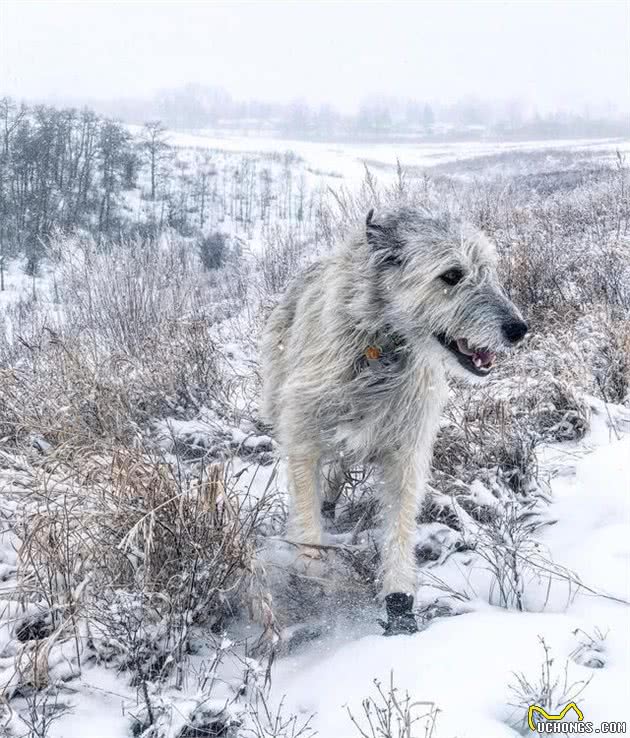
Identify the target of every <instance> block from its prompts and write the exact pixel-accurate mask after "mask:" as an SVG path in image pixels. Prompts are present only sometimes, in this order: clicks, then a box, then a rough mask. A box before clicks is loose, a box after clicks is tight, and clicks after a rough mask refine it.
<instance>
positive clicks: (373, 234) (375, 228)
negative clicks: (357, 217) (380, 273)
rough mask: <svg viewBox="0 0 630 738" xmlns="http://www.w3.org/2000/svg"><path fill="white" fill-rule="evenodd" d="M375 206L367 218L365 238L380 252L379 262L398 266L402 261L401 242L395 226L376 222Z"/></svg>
mask: <svg viewBox="0 0 630 738" xmlns="http://www.w3.org/2000/svg"><path fill="white" fill-rule="evenodd" d="M373 218H374V208H372V209H371V210H370V212H369V213H368V214H367V217H366V218H365V238H366V240H367V242H368V244H369V245H370V246H371V247H372V249H374V251H376V252H377V253H378V256H379V263H381V264H385V265H388V266H396V265H399V264H400V263H401V251H402V249H401V244H400V241H399V240H398V238H397V237H396V233H395V230H394V228H392V227H391V226H388V225H382V224H379V223H375V222H374V220H373Z"/></svg>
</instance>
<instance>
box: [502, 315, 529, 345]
mask: <svg viewBox="0 0 630 738" xmlns="http://www.w3.org/2000/svg"><path fill="white" fill-rule="evenodd" d="M526 333H527V323H525V321H523V320H511V321H509V322H508V323H504V324H503V334H504V335H505V337H506V338H507V340H508V341H509V342H510V343H518V342H519V341H520V340H521V339H522V338H523V336H524V335H525V334H526Z"/></svg>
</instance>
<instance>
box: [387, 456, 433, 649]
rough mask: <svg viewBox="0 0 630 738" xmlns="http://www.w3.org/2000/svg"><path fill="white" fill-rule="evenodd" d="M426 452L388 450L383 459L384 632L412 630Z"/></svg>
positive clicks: (416, 627) (392, 633) (414, 620)
mask: <svg viewBox="0 0 630 738" xmlns="http://www.w3.org/2000/svg"><path fill="white" fill-rule="evenodd" d="M428 459H429V457H428V454H427V453H426V449H425V453H424V454H423V453H422V451H419V450H418V449H417V448H413V449H408V450H406V451H404V452H397V453H390V454H389V455H388V456H387V458H386V459H385V460H384V462H383V486H384V489H383V507H384V530H383V546H382V593H383V595H384V596H385V605H386V608H387V623H385V624H384V627H385V633H386V635H396V634H398V633H415V632H416V631H417V630H418V626H417V624H416V619H415V616H414V614H413V598H414V593H415V591H416V560H415V537H416V527H417V526H416V516H417V514H418V509H419V507H420V504H421V502H422V498H423V497H424V490H425V484H426V476H427V470H428Z"/></svg>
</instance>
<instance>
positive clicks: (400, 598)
mask: <svg viewBox="0 0 630 738" xmlns="http://www.w3.org/2000/svg"><path fill="white" fill-rule="evenodd" d="M385 608H386V610H387V622H386V623H385V622H384V621H383V620H379V623H380V625H382V626H383V629H384V631H385V632H384V633H383V635H386V636H392V635H401V634H411V633H417V632H418V623H417V622H416V617H415V615H414V614H413V595H410V594H406V593H405V592H393V593H392V594H388V595H387V596H386V597H385Z"/></svg>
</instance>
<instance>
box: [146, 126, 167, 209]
mask: <svg viewBox="0 0 630 738" xmlns="http://www.w3.org/2000/svg"><path fill="white" fill-rule="evenodd" d="M169 149H170V146H169V144H168V142H167V140H166V128H165V127H164V126H163V125H162V123H161V121H159V120H156V121H149V122H148V123H145V124H144V128H143V130H142V143H141V150H142V152H143V155H144V159H145V161H146V162H147V163H148V165H149V169H150V172H151V200H153V201H154V200H155V194H156V190H157V184H158V180H159V176H160V170H161V165H162V163H163V161H164V160H165V159H166V156H167V152H168V151H169Z"/></svg>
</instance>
